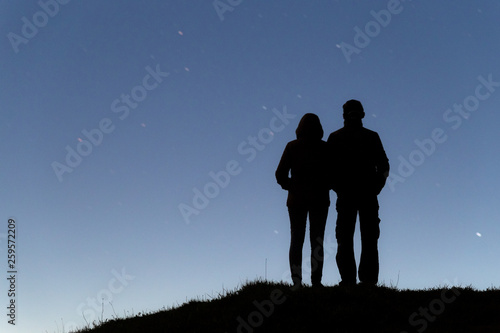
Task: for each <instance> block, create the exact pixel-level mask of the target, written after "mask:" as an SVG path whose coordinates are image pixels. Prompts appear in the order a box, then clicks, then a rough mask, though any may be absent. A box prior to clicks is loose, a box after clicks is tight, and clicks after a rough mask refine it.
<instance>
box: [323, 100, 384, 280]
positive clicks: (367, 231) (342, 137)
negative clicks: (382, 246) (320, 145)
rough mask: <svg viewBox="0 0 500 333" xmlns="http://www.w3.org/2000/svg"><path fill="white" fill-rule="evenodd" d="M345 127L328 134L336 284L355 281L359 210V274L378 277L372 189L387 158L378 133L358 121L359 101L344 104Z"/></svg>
mask: <svg viewBox="0 0 500 333" xmlns="http://www.w3.org/2000/svg"><path fill="white" fill-rule="evenodd" d="M343 109H344V114H343V116H344V127H343V128H341V129H339V130H337V131H335V132H333V133H332V134H330V136H329V137H328V141H327V142H328V144H329V147H330V154H331V158H332V161H333V166H332V169H333V170H332V172H333V175H332V176H333V180H334V181H333V190H334V191H335V192H337V204H336V208H337V214H338V215H337V226H336V228H335V235H336V238H337V245H338V247H337V257H336V259H337V266H338V269H339V273H340V277H341V279H342V282H341V285H355V284H356V260H355V258H354V242H353V238H354V230H355V226H356V217H357V215H358V214H359V223H360V230H361V260H360V263H359V271H358V274H359V280H360V282H361V283H363V284H369V285H375V284H377V282H378V273H379V261H378V238H379V235H380V228H379V223H380V219H379V217H378V209H379V206H378V200H377V195H378V194H379V193H380V191H381V190H382V188H383V187H384V185H385V181H386V178H387V176H388V175H389V161H388V159H387V156H386V154H385V151H384V147H383V146H382V142H381V141H380V138H379V136H378V134H377V133H376V132H374V131H371V130H369V129H366V128H364V127H363V123H362V121H361V119H363V117H364V116H365V112H364V110H363V106H362V105H361V103H360V102H359V101H356V100H350V101H347V102H346V103H345V104H344V106H343Z"/></svg>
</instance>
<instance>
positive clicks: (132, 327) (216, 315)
mask: <svg viewBox="0 0 500 333" xmlns="http://www.w3.org/2000/svg"><path fill="white" fill-rule="evenodd" d="M88 326H89V327H87V328H84V329H81V330H79V331H78V332H79V333H84V332H88V333H129V332H130V333H132V332H134V333H135V332H137V333H139V332H141V333H143V332H145V333H155V332H162V333H164V332H168V333H176V332H179V333H180V332H182V333H188V332H197V333H199V332H220V333H225V332H227V333H232V332H235V333H253V332H274V333H276V332H283V333H284V332H287V333H295V332H297V333H299V332H301V333H302V332H304V333H305V332H308V333H309V332H329V333H332V332H343V333H344V332H363V333H365V332H366V333H367V332H370V333H374V332H381V333H392V332H395V333H411V332H418V333H422V332H428V333H431V332H440V333H442V332H453V333H457V332H464V333H465V332H467V333H474V332H496V333H498V332H500V290H498V289H488V290H486V291H478V290H475V289H474V288H472V287H451V286H444V287H436V288H431V289H426V290H399V289H397V288H393V287H384V286H378V287H373V286H363V285H357V286H353V287H341V286H326V287H323V288H321V287H318V288H312V287H307V286H306V287H304V288H300V289H297V290H294V289H292V288H291V285H289V284H286V283H277V282H263V281H254V282H247V283H246V284H245V285H244V286H242V287H241V288H239V289H237V290H234V291H230V292H224V293H223V294H219V295H218V296H217V297H214V298H213V299H211V300H206V301H205V300H203V301H201V300H192V301H189V302H187V303H185V304H183V305H181V306H178V307H175V308H171V309H164V310H159V311H157V312H151V313H148V314H145V313H140V314H138V315H137V316H135V317H129V318H113V319H107V320H104V321H102V322H100V323H95V325H88ZM90 326H92V328H91V327H90Z"/></svg>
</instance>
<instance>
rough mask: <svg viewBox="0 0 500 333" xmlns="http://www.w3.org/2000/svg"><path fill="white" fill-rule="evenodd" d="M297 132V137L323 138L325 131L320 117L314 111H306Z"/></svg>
mask: <svg viewBox="0 0 500 333" xmlns="http://www.w3.org/2000/svg"><path fill="white" fill-rule="evenodd" d="M295 134H296V135H297V139H315V140H321V139H322V138H323V134H324V132H323V127H322V126H321V122H320V121H319V117H318V116H317V115H315V114H314V113H306V114H305V115H304V116H303V117H302V119H300V122H299V125H298V126H297V129H296V130H295Z"/></svg>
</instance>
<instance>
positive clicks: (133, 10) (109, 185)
mask: <svg viewBox="0 0 500 333" xmlns="http://www.w3.org/2000/svg"><path fill="white" fill-rule="evenodd" d="M229 3H232V5H230V4H229ZM215 4H216V6H214V2H213V1H147V2H146V1H128V2H119V1H106V2H102V1H95V0H90V1H85V2H83V1H82V2H80V1H75V0H73V1H67V0H66V1H63V0H60V1H59V2H55V1H50V0H46V1H43V0H42V1H41V2H40V3H39V2H37V1H23V2H11V1H0V7H1V13H2V14H0V28H1V33H2V35H3V36H4V38H2V47H1V49H0V59H1V68H0V80H1V81H0V82H1V87H2V89H0V100H1V104H0V105H1V106H0V108H1V112H0V127H1V135H2V140H1V141H0V156H1V158H2V163H1V164H0V177H1V184H2V186H1V187H2V191H1V192H0V201H1V202H2V205H1V207H2V212H1V216H2V217H1V219H2V223H1V224H0V256H1V258H2V259H1V261H0V262H1V265H0V267H2V268H1V269H2V274H3V275H2V276H4V275H7V251H6V248H7V239H6V234H7V221H8V219H9V218H13V219H14V220H15V221H16V226H17V234H16V246H17V247H16V251H17V252H16V254H17V265H18V266H17V270H18V273H17V285H16V288H17V298H16V302H17V303H16V304H17V318H16V326H15V327H13V326H12V325H9V324H8V323H7V316H6V313H5V314H2V316H1V317H2V318H3V319H2V320H1V322H0V329H1V331H2V332H45V331H47V332H57V331H58V330H59V331H62V326H63V325H64V328H65V330H66V331H67V330H68V329H71V328H73V327H75V326H76V327H82V326H84V325H85V320H87V321H92V320H98V319H99V318H100V316H101V312H102V306H103V304H104V313H103V317H104V318H111V317H113V316H114V315H115V313H116V315H118V316H124V315H131V314H133V313H138V312H142V311H155V310H158V309H160V308H162V307H164V306H165V307H169V306H172V305H177V304H181V303H183V302H184V301H186V300H189V299H191V298H194V297H209V295H214V294H216V293H217V292H220V291H221V290H223V288H224V289H234V288H237V287H238V286H240V285H241V284H242V283H244V282H245V281H247V280H253V279H255V278H265V277H266V276H265V274H266V265H265V263H266V260H267V279H270V280H275V281H280V280H284V281H290V279H289V276H288V257H287V256H288V245H289V237H290V236H289V221H288V215H287V211H286V206H285V201H286V192H285V191H283V190H281V188H280V187H279V186H278V185H277V184H276V181H275V179H274V171H275V169H276V166H277V164H278V162H279V158H280V157H281V154H282V152H283V149H284V147H285V145H286V143H287V142H288V141H290V140H293V139H294V137H295V129H296V126H297V124H298V121H299V120H300V118H301V117H302V115H303V114H305V113H307V112H313V113H316V114H317V115H318V116H319V117H320V119H321V121H322V124H323V128H324V130H325V133H326V135H328V134H329V133H330V132H332V131H334V130H336V129H337V128H339V127H341V126H342V115H341V107H342V104H343V103H344V102H345V101H346V100H348V99H351V98H355V99H359V100H360V101H361V102H362V103H363V105H364V107H365V111H366V114H367V116H366V118H365V119H364V124H365V126H366V127H367V128H370V129H372V130H375V131H377V132H378V133H379V134H380V137H381V139H382V141H383V144H384V146H385V149H386V152H387V155H388V157H389V160H390V163H391V168H392V169H391V178H390V180H389V184H391V185H390V186H389V185H388V186H387V187H386V188H385V189H384V190H383V192H382V193H381V195H380V197H379V201H380V206H381V208H380V217H381V220H382V222H381V238H380V246H379V247H380V261H381V270H380V281H381V282H383V283H385V284H388V285H390V284H392V285H396V284H397V286H398V287H400V288H427V287H433V286H437V285H444V284H461V285H472V286H473V287H475V288H478V289H485V288H489V287H492V286H493V287H498V286H499V285H500V278H499V276H500V274H499V273H500V272H499V271H498V268H497V265H496V262H497V258H498V253H499V252H500V245H499V244H500V242H498V239H499V238H500V224H499V216H500V209H499V208H498V207H499V206H498V204H497V198H498V195H499V194H500V193H499V192H500V190H499V188H500V181H499V177H497V176H496V175H497V172H498V169H499V166H500V160H499V159H498V154H496V151H497V149H496V148H495V147H497V146H498V129H497V126H498V123H499V119H500V116H499V114H498V107H499V105H500V68H499V65H498V53H499V51H500V45H499V42H498V35H499V33H500V26H499V25H498V16H499V14H500V4H499V3H497V2H496V1H492V0H489V1H487V0H481V1H474V2H472V1H470V2H469V1H451V0H448V1H439V2H433V1H410V0H407V1H404V2H403V1H402V2H400V3H399V4H398V2H396V1H393V0H388V1H347V0H341V1H326V0H324V1H314V2H313V3H311V2H306V1H296V0H290V1H284V0H280V1H273V2H272V3H269V2H266V1H245V0H243V1H232V2H228V1H225V0H221V1H218V2H215ZM35 23H36V25H35ZM360 31H361V32H360ZM354 50H356V51H354ZM85 133H87V135H86V134H85ZM326 135H325V139H326ZM89 136H90V138H89ZM70 152H71V153H70ZM68 154H69V155H70V157H68ZM75 154H78V156H76V155H75ZM68 161H69V162H68ZM70 171H71V172H70ZM214 177H215V178H216V180H214ZM198 191H199V192H198ZM196 193H203V196H205V199H201V198H200V196H201V195H200V194H196ZM207 195H208V197H207ZM331 199H332V201H334V200H335V194H334V193H331ZM193 200H194V202H193ZM182 207H183V208H182ZM186 207H190V208H186ZM186 209H187V210H186ZM183 212H184V213H183ZM186 212H189V213H186ZM335 218H336V212H335V210H334V206H332V207H331V209H330V215H329V218H328V223H327V230H326V235H327V236H326V242H327V247H326V249H327V259H326V264H325V269H324V283H325V284H327V285H334V284H336V283H338V281H339V279H340V278H339V274H338V270H337V267H336V265H335V259H334V257H335V251H336V244H335V235H334V228H335ZM357 236H358V237H359V234H357ZM308 249H309V244H308V242H306V244H305V247H304V251H305V253H307V251H308ZM356 251H357V255H358V256H359V242H357V243H356ZM305 257H307V256H305ZM305 267H307V262H306V266H305ZM305 276H308V272H307V271H306V272H305ZM305 282H309V281H308V280H307V279H306V281H305ZM0 288H1V291H0V295H1V296H0V302H1V304H2V306H1V307H2V308H3V309H4V310H2V311H4V312H6V311H7V310H6V306H7V304H8V302H9V301H10V299H9V298H8V297H7V290H8V288H9V286H8V284H7V281H6V279H3V280H2V282H1V283H0ZM84 317H85V318H84Z"/></svg>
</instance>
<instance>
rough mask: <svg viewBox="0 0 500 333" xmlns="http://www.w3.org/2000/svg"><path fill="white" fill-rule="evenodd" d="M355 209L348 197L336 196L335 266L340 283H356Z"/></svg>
mask: <svg viewBox="0 0 500 333" xmlns="http://www.w3.org/2000/svg"><path fill="white" fill-rule="evenodd" d="M356 215H357V210H356V206H355V204H354V203H353V202H352V200H350V199H349V198H346V197H342V196H339V197H338V198H337V226H336V227H335V237H336V238H337V256H336V259H337V267H338V268H339V273H340V277H341V279H342V284H346V285H352V284H356V259H355V258H354V240H353V238H354V228H355V226H356Z"/></svg>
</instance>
